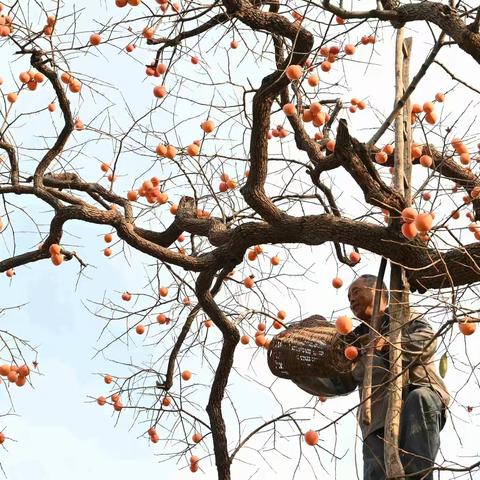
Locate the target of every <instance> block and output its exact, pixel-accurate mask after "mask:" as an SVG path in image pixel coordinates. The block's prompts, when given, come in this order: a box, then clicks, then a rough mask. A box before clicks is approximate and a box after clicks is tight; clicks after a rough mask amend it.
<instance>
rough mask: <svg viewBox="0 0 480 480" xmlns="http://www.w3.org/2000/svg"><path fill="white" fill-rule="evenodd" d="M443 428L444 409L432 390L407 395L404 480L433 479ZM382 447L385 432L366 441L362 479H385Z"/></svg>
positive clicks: (421, 389)
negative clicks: (433, 467)
mask: <svg viewBox="0 0 480 480" xmlns="http://www.w3.org/2000/svg"><path fill="white" fill-rule="evenodd" d="M444 425H445V412H444V406H443V403H442V401H441V399H440V397H439V395H438V394H437V393H436V392H435V391H434V390H433V389H431V388H429V387H417V388H415V389H413V390H411V391H410V392H409V393H408V395H407V396H406V398H405V402H404V405H403V409H402V413H401V415H400V459H401V461H402V464H403V468H404V470H405V478H407V479H408V480H433V472H432V471H431V468H432V466H433V464H434V461H435V457H436V456H437V452H438V449H439V447H440V431H441V430H442V428H443V426H444ZM383 447H384V439H383V429H381V430H377V431H375V432H373V433H371V434H370V435H368V437H367V438H365V440H364V441H363V480H385V479H386V476H385V467H384V462H383ZM420 472H421V473H420Z"/></svg>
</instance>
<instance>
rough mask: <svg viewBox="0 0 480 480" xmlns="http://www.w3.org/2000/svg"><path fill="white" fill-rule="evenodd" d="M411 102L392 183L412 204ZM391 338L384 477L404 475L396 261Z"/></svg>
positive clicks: (399, 82)
mask: <svg viewBox="0 0 480 480" xmlns="http://www.w3.org/2000/svg"><path fill="white" fill-rule="evenodd" d="M411 46H412V41H411V38H409V39H407V40H405V41H404V38H403V28H399V29H398V30H397V38H396V45H395V47H396V48H395V102H397V101H398V100H399V99H400V98H401V96H402V95H403V93H404V91H405V85H408V82H409V58H410V52H411ZM410 108H411V107H410V102H407V105H405V106H404V108H403V109H402V111H400V112H399V114H398V115H397V117H396V119H395V156H394V159H395V166H394V176H393V181H394V187H395V189H396V191H397V192H398V193H399V194H400V195H402V196H403V197H404V199H405V204H406V205H407V206H409V205H410V204H411V170H412V165H411V154H410V150H411V126H410ZM390 294H391V297H390V307H389V312H390V325H389V333H388V337H389V340H390V350H389V361H390V375H391V378H392V379H391V381H390V383H389V385H388V410H387V416H386V419H385V429H384V431H385V448H384V462H385V470H386V476H387V478H396V479H399V478H404V476H405V472H404V470H403V465H402V462H401V460H400V454H399V449H398V447H399V436H400V413H401V411H402V392H403V387H404V385H403V375H400V373H401V371H402V369H403V367H402V351H401V342H402V330H403V326H404V325H405V324H406V323H407V322H408V320H409V317H410V307H409V285H408V282H407V280H406V276H405V271H404V269H403V268H402V267H401V266H399V265H394V264H392V265H391V271H390Z"/></svg>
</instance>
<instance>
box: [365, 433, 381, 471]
mask: <svg viewBox="0 0 480 480" xmlns="http://www.w3.org/2000/svg"><path fill="white" fill-rule="evenodd" d="M383 444H384V440H383V429H381V430H377V431H375V432H373V433H371V434H370V435H369V436H368V437H367V438H365V440H364V441H363V480H385V467H384V463H383Z"/></svg>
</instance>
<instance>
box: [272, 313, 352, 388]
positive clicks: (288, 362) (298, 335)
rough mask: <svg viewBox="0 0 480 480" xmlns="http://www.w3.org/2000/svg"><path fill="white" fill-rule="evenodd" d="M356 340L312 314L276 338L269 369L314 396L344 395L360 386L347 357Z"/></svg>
mask: <svg viewBox="0 0 480 480" xmlns="http://www.w3.org/2000/svg"><path fill="white" fill-rule="evenodd" d="M353 339H354V337H353V336H349V335H347V336H344V335H339V334H338V333H337V331H336V329H335V326H334V325H333V324H332V323H331V322H329V321H327V320H326V319H325V318H324V317H322V316H321V315H312V316H311V317H308V318H306V319H304V320H301V321H299V322H295V323H292V324H290V326H289V328H287V329H286V330H284V331H283V332H282V333H280V334H279V335H276V336H275V337H273V338H272V340H271V342H270V346H269V349H268V366H269V367H270V370H271V371H272V373H273V374H274V375H276V376H277V377H280V378H286V379H289V380H292V381H293V382H294V383H295V384H297V385H298V386H299V387H300V388H302V389H303V390H305V391H307V392H309V393H310V394H312V395H321V396H326V397H331V396H336V395H344V394H346V393H350V392H351V391H353V390H354V389H355V387H356V384H355V382H354V380H353V377H352V374H351V372H352V362H351V361H349V360H347V359H346V358H345V355H344V350H345V346H346V345H347V344H348V343H350V342H351V341H352V340H353Z"/></svg>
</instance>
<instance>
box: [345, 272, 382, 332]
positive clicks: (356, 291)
mask: <svg viewBox="0 0 480 480" xmlns="http://www.w3.org/2000/svg"><path fill="white" fill-rule="evenodd" d="M374 295H375V290H374V289H373V288H372V287H369V286H368V285H366V284H365V281H364V280H363V279H361V278H359V279H358V280H355V281H354V282H353V283H352V284H351V285H350V288H349V289H348V300H349V302H350V309H351V310H352V312H353V314H354V315H355V316H356V317H357V318H359V319H360V320H363V321H364V322H367V323H368V322H369V321H370V319H371V317H372V313H373V299H374ZM385 308H386V304H385V301H384V299H383V297H382V300H381V302H380V312H381V313H383V312H384V311H385Z"/></svg>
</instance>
